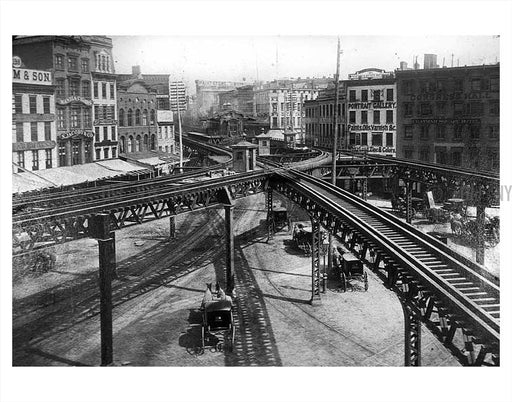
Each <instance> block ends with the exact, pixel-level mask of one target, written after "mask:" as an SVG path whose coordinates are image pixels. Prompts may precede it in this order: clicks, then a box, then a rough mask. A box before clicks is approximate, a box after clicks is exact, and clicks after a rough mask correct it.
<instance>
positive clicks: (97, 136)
mask: <svg viewBox="0 0 512 402" xmlns="http://www.w3.org/2000/svg"><path fill="white" fill-rule="evenodd" d="M94 141H96V142H100V141H101V139H100V128H99V127H94Z"/></svg>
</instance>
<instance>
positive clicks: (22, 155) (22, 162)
mask: <svg viewBox="0 0 512 402" xmlns="http://www.w3.org/2000/svg"><path fill="white" fill-rule="evenodd" d="M17 155H18V165H19V167H21V168H25V152H23V151H18V152H17Z"/></svg>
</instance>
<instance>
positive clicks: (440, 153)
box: [435, 147, 447, 165]
mask: <svg viewBox="0 0 512 402" xmlns="http://www.w3.org/2000/svg"><path fill="white" fill-rule="evenodd" d="M435 153H436V155H435V157H436V161H435V163H440V164H441V165H446V162H447V161H446V159H447V158H446V147H436V149H435Z"/></svg>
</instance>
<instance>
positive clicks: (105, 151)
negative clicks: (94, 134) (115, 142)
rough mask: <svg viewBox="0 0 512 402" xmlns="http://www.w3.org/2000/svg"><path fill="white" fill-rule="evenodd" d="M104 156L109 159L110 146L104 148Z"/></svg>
mask: <svg viewBox="0 0 512 402" xmlns="http://www.w3.org/2000/svg"><path fill="white" fill-rule="evenodd" d="M103 157H104V158H105V159H108V148H103Z"/></svg>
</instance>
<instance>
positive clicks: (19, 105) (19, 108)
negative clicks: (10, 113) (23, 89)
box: [14, 94, 23, 113]
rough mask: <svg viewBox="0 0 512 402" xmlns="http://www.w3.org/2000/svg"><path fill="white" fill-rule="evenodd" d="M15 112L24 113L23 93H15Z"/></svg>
mask: <svg viewBox="0 0 512 402" xmlns="http://www.w3.org/2000/svg"><path fill="white" fill-rule="evenodd" d="M14 113H23V98H22V96H21V94H16V95H14Z"/></svg>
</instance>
